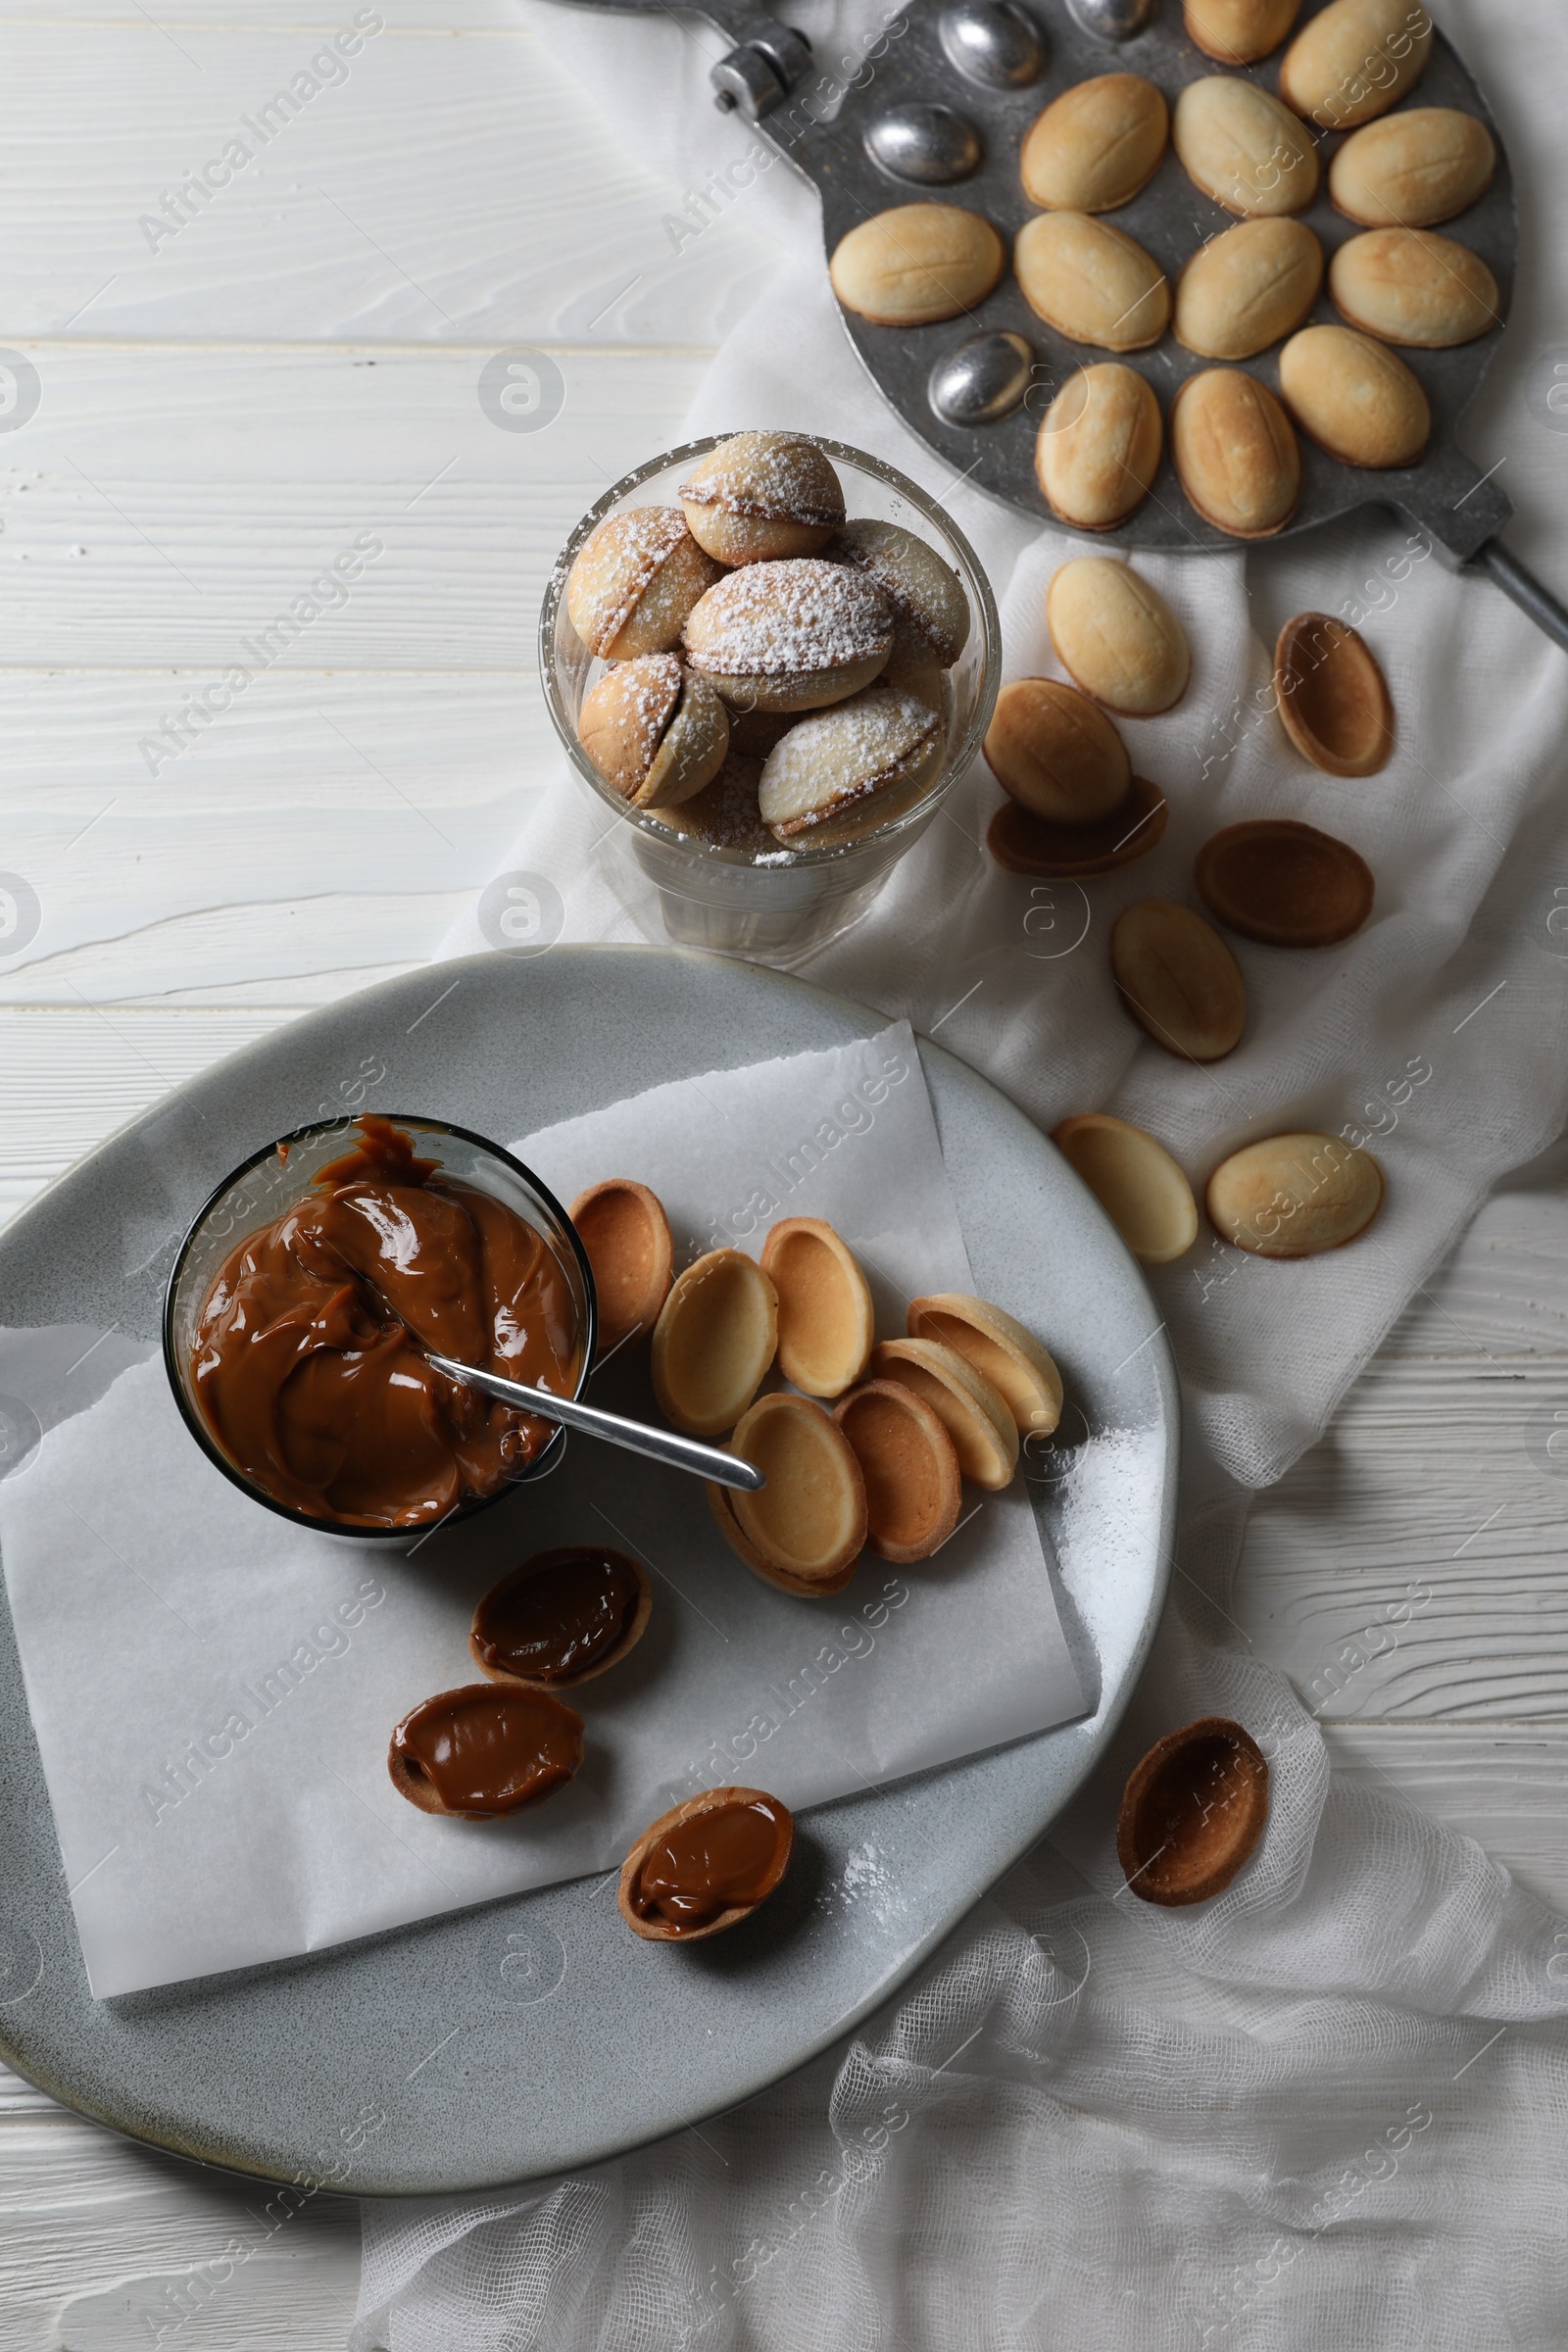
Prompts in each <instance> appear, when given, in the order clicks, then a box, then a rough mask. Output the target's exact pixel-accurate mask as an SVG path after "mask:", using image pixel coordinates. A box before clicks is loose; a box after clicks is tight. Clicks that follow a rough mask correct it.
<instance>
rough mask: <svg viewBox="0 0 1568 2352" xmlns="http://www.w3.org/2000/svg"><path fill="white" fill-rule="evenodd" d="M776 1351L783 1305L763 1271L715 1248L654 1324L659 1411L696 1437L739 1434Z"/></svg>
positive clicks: (682, 1281)
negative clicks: (735, 1430) (737, 1429)
mask: <svg viewBox="0 0 1568 2352" xmlns="http://www.w3.org/2000/svg"><path fill="white" fill-rule="evenodd" d="M777 1345H778V1299H777V1298H776V1296H775V1294H774V1290H773V1285H772V1284H771V1283H770V1282H769V1281H768V1279H767V1276H766V1275H765V1274H764V1273H763V1272H762V1269H761V1267H760V1265H758V1264H757V1262H756V1260H755V1259H753V1258H750V1257H747V1256H746V1255H745V1254H744V1252H743V1251H741V1250H710V1251H709V1252H708V1254H707V1256H706V1257H700V1258H698V1259H697V1261H696V1263H695V1264H694V1265H690V1266H688V1267H687V1268H686V1271H685V1272H684V1274H681V1275H678V1276H677V1277H676V1280H675V1282H674V1285H673V1287H672V1288H671V1290H670V1294H669V1297H668V1298H667V1299H665V1300H664V1304H663V1307H662V1310H661V1313H660V1317H659V1321H658V1322H657V1323H656V1324H655V1326H654V1350H653V1366H652V1368H653V1381H654V1395H655V1396H656V1397H658V1399H659V1409H660V1411H661V1412H662V1414H663V1416H664V1418H665V1420H666V1421H672V1422H673V1423H674V1425H675V1427H676V1428H677V1429H683V1430H686V1431H688V1432H689V1434H690V1435H691V1436H692V1437H694V1438H713V1437H718V1436H719V1435H720V1434H721V1433H722V1432H723V1431H724V1430H726V1429H733V1428H734V1426H735V1424H736V1422H737V1421H739V1419H740V1417H741V1415H742V1414H743V1413H744V1412H745V1410H746V1408H747V1406H748V1405H749V1404H750V1403H751V1401H752V1398H753V1397H755V1396H756V1395H757V1392H758V1390H759V1388H760V1386H761V1383H762V1381H763V1379H764V1377H765V1375H766V1373H767V1370H768V1367H769V1366H770V1365H771V1363H772V1361H773V1351H774V1349H775V1348H776V1347H777Z"/></svg>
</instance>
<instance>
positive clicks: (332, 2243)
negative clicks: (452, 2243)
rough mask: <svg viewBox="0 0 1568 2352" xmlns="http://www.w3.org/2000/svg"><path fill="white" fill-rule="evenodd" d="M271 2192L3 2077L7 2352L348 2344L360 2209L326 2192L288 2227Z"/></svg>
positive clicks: (215, 2351) (0, 2135)
mask: <svg viewBox="0 0 1568 2352" xmlns="http://www.w3.org/2000/svg"><path fill="white" fill-rule="evenodd" d="M270 2193H271V2192H270V2190H269V2189H268V2187H267V2186H266V2184H265V2183H263V2182H260V2181H255V2182H252V2181H242V2180H232V2179H230V2178H228V2177H227V2176H224V2175H221V2174H217V2173H210V2172H204V2171H202V2170H200V2169H198V2168H197V2167H196V2166H193V2165H188V2164H182V2163H180V2162H179V2161H178V2160H177V2159H175V2158H173V2157H170V2156H164V2155H161V2154H159V2153H158V2152H157V2151H155V2150H154V2149H151V2148H144V2147H140V2146H138V2145H137V2144H136V2143H135V2142H134V2141H131V2140H125V2139H122V2138H120V2137H119V2136H118V2135H117V2134H116V2133H114V2132H112V2131H105V2130H104V2129H103V2127H102V2126H101V2125H99V2124H94V2123H90V2122H88V2120H87V2119H86V2118H85V2117H84V2116H78V2115H73V2114H72V2113H71V2112H70V2111H69V2110H68V2109H66V2108H63V2107H57V2106H56V2105H55V2104H54V2102H53V2101H52V2100H50V2099H47V2098H45V2097H44V2096H43V2094H42V2093H41V2092H38V2091H34V2090H32V2089H31V2088H30V2087H29V2086H28V2085H27V2084H25V2083H24V2082H21V2081H20V2079H19V2078H18V2077H16V2076H14V2075H11V2074H9V2073H7V2072H6V2070H5V2069H4V2068H0V2313H3V2314H4V2322H3V2331H4V2342H5V2344H6V2347H7V2352H45V2348H46V2347H48V2348H49V2352H129V2347H130V2346H132V2345H135V2344H142V2343H147V2344H151V2343H153V2342H155V2341H164V2342H170V2341H173V2342H177V2343H178V2344H179V2345H181V2346H182V2347H186V2348H187V2352H228V2347H231V2346H232V2347H241V2346H243V2347H244V2348H245V2352H261V2348H262V2347H266V2346H272V2345H276V2346H279V2347H281V2346H285V2345H287V2346H295V2345H300V2344H310V2345H312V2346H313V2347H315V2346H320V2347H322V2348H323V2352H324V2347H326V2346H328V2345H332V2344H341V2343H342V2342H343V2341H344V2340H345V2338H346V2336H347V2334H348V2329H349V2327H350V2324H351V2322H352V2320H353V2316H354V2306H355V2301H356V2298H357V2295H358V2292H359V2270H360V2235H359V2208H358V2206H357V2205H356V2204H355V2203H354V2201H353V2200H352V2199H350V2198H346V2197H332V2196H328V2195H326V2194H324V2193H323V2194H322V2195H320V2196H318V2197H313V2198H312V2199H311V2200H310V2202H309V2203H308V2204H306V2205H304V2206H302V2207H301V2208H300V2209H299V2210H298V2211H297V2212H294V2213H292V2214H291V2215H290V2216H289V2217H288V2218H287V2219H286V2220H284V2221H283V2222H282V2223H281V2224H279V2222H278V2219H277V2216H276V2215H275V2214H273V2215H271V2216H269V2214H268V2212H267V2201H268V2198H269V2196H270ZM236 2247H239V2248H247V2249H249V2251H248V2252H245V2253H243V2254H241V2255H239V2257H238V2258H237V2259H236V2256H235V2253H234V2249H235V2248H236ZM209 2266H211V2267H209ZM176 2327H177V2330H178V2332H177V2334H176V2333H175V2332H174V2331H175V2328H176ZM160 2328H162V2329H163V2330H164V2333H163V2334H162V2336H160V2335H159V2332H158V2331H159V2329H160Z"/></svg>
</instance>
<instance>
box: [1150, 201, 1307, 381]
mask: <svg viewBox="0 0 1568 2352" xmlns="http://www.w3.org/2000/svg"><path fill="white" fill-rule="evenodd" d="M1322 284H1323V248H1322V246H1321V245H1320V244H1319V243H1318V241H1317V239H1316V237H1315V236H1314V235H1313V234H1312V231H1311V230H1310V229H1309V228H1308V227H1307V225H1306V223H1305V222H1304V221H1279V220H1277V221H1237V223H1236V226H1235V227H1234V228H1228V229H1226V231H1225V233H1224V234H1223V236H1218V237H1215V238H1214V239H1213V241H1212V243H1211V244H1207V245H1203V246H1201V247H1200V249H1199V251H1198V252H1197V253H1195V254H1194V256H1193V258H1192V260H1191V261H1190V262H1189V263H1188V265H1187V267H1186V269H1185V270H1183V271H1182V273H1181V276H1180V277H1179V278H1178V279H1177V281H1176V307H1175V313H1174V318H1173V325H1174V329H1175V335H1176V340H1177V342H1178V343H1181V344H1184V345H1185V346H1186V348H1187V349H1188V350H1189V351H1196V352H1198V353H1199V354H1200V355H1201V358H1203V359H1206V360H1250V359H1253V358H1255V357H1256V355H1257V353H1258V352H1260V351H1266V350H1267V349H1268V347H1269V345H1270V344H1271V343H1278V342H1279V341H1280V340H1281V338H1282V337H1283V336H1285V335H1293V334H1295V332H1296V330H1297V328H1298V327H1299V325H1300V324H1301V323H1302V321H1303V319H1306V318H1307V317H1308V315H1309V314H1310V312H1311V309H1312V305H1313V304H1314V303H1315V302H1316V300H1317V298H1318V294H1319V291H1320V289H1321V287H1322Z"/></svg>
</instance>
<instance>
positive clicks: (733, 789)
mask: <svg viewBox="0 0 1568 2352" xmlns="http://www.w3.org/2000/svg"><path fill="white" fill-rule="evenodd" d="M760 772H761V763H760V761H759V760H751V759H748V758H747V756H746V754H745V753H744V752H731V753H730V755H729V757H728V759H727V760H725V761H724V764H723V766H722V767H721V768H720V769H719V771H718V773H717V775H716V776H715V777H714V778H713V780H712V782H711V783H710V784H705V785H704V786H703V789H702V791H701V792H699V793H694V794H693V796H692V798H691V799H690V800H689V801H682V802H680V803H679V804H678V805H677V806H676V807H675V808H672V809H654V810H652V811H651V812H650V813H651V814H653V815H654V816H656V817H657V818H658V820H659V822H660V823H661V824H662V825H667V826H668V827H669V829H670V831H671V832H672V833H685V834H688V835H694V836H695V837H696V838H697V839H698V840H699V841H706V842H707V843H708V845H709V847H710V848H711V849H714V850H738V851H739V852H741V853H742V855H743V856H745V857H748V858H751V860H752V862H753V864H755V865H769V864H772V863H774V862H775V860H776V859H777V858H779V857H780V856H782V858H783V861H784V862H786V863H788V862H789V853H788V851H784V852H782V853H780V852H779V849H778V844H777V842H776V841H775V840H774V839H773V836H772V834H771V833H769V832H768V830H767V828H766V826H765V825H764V824H763V823H762V820H761V817H760V815H759V813H758V807H757V779H758V777H759V775H760Z"/></svg>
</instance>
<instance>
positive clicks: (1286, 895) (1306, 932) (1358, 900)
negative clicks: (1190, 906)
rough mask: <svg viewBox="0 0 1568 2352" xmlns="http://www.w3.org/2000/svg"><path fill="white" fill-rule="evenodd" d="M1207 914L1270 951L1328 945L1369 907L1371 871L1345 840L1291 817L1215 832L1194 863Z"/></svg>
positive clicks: (1347, 933)
mask: <svg viewBox="0 0 1568 2352" xmlns="http://www.w3.org/2000/svg"><path fill="white" fill-rule="evenodd" d="M1193 880H1194V882H1195V884H1196V885H1197V888H1198V895H1199V897H1200V898H1201V900H1202V902H1203V904H1204V906H1205V907H1207V908H1208V910H1209V912H1210V914H1212V915H1216V916H1217V917H1218V919H1219V920H1220V921H1221V922H1222V923H1224V924H1226V925H1227V926H1228V928H1229V929H1230V930H1232V931H1239V932H1240V933H1241V934H1242V937H1243V938H1244V939H1257V940H1261V941H1262V942H1263V944H1264V946H1265V947H1271V948H1332V947H1337V946H1338V945H1339V943H1340V941H1341V940H1342V939H1349V938H1350V937H1351V936H1352V935H1353V934H1354V933H1355V932H1357V931H1359V930H1360V928H1361V925H1362V924H1363V923H1364V922H1365V921H1366V919H1367V917H1368V915H1369V914H1370V913H1371V912H1372V896H1373V888H1374V885H1373V880H1372V869H1371V867H1370V866H1369V865H1368V864H1367V862H1366V860H1365V858H1360V857H1358V856H1357V855H1356V853H1355V851H1354V850H1352V849H1351V848H1350V846H1349V844H1348V842H1344V841H1339V840H1337V839H1336V838H1335V836H1334V835H1333V834H1332V833H1320V832H1319V831H1318V830H1317V828H1316V826H1315V825H1303V824H1300V823H1299V822H1298V820H1297V819H1296V818H1295V817H1288V816H1284V817H1253V818H1251V819H1250V820H1249V821H1247V822H1246V823H1243V824H1239V825H1226V826H1225V827H1224V829H1223V831H1221V832H1218V833H1213V834H1211V835H1210V836H1209V838H1208V840H1207V841H1205V842H1204V844H1203V846H1202V848H1201V850H1200V851H1199V853H1198V860H1197V863H1196V864H1195V865H1194V867H1193Z"/></svg>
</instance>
